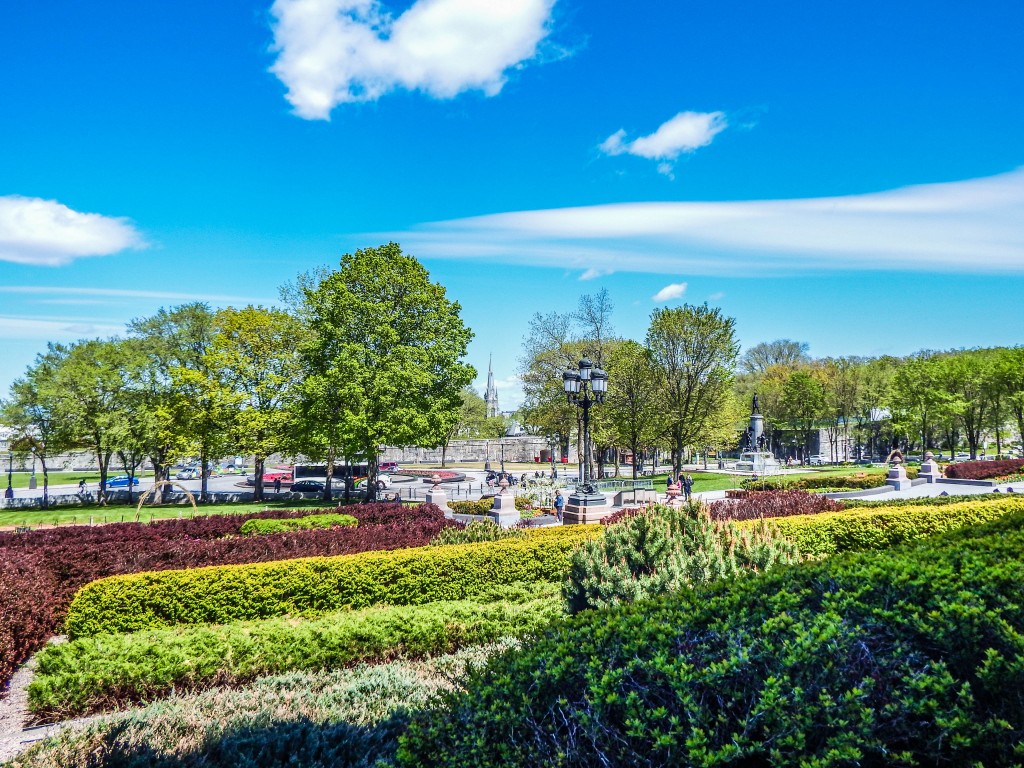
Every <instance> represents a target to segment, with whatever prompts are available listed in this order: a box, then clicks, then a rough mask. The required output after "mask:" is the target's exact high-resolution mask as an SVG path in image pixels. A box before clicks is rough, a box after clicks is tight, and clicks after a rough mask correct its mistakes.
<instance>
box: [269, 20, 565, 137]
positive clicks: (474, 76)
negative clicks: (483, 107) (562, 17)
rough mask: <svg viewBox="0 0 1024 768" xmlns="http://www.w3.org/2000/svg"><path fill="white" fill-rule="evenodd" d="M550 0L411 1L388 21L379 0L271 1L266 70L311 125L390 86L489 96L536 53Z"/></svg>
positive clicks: (434, 93) (439, 93) (440, 93)
mask: <svg viewBox="0 0 1024 768" xmlns="http://www.w3.org/2000/svg"><path fill="white" fill-rule="evenodd" d="M554 2H555V0H502V2H492V1H491V0H417V1H416V2H414V3H413V4H412V6H411V7H410V8H408V9H407V10H406V11H405V12H404V13H402V14H401V15H400V16H398V17H397V18H394V17H392V15H391V14H390V13H389V12H388V10H387V9H386V8H385V7H384V5H383V4H382V3H380V2H379V0H276V2H275V3H274V5H273V8H272V9H271V13H272V14H273V16H274V19H275V23H274V50H275V51H277V53H278V58H277V61H276V62H275V63H274V65H273V66H272V67H271V71H272V72H273V73H274V74H275V75H277V77H278V78H279V79H280V80H281V82H282V83H284V84H285V86H287V88H288V94H287V99H288V101H289V102H290V103H291V105H292V106H293V107H294V110H295V113H296V114H297V115H299V116H300V117H304V118H306V119H309V120H314V119H319V120H327V119H329V117H330V114H331V110H332V109H333V108H334V107H335V106H337V105H338V104H344V103H350V102H361V101H375V100H377V99H379V98H380V97H381V96H383V95H384V94H386V93H387V92H389V91H392V90H395V89H398V88H404V89H406V90H410V91H412V90H419V91H422V92H424V93H426V94H428V95H430V96H433V97H434V98H438V99H450V98H453V97H455V96H457V95H458V94H460V93H462V92H464V91H474V90H475V91H482V92H483V93H484V94H485V95H487V96H494V95H495V94H497V93H498V92H499V91H500V90H501V88H502V86H503V85H504V84H505V81H506V78H507V74H506V73H507V71H508V70H509V69H511V68H513V67H516V66H519V65H521V64H522V63H523V62H526V61H529V60H531V59H533V58H535V57H536V56H537V54H538V46H539V45H540V43H541V41H542V40H543V39H544V38H545V36H546V35H547V34H548V32H549V28H550V21H551V10H552V7H553V5H554Z"/></svg>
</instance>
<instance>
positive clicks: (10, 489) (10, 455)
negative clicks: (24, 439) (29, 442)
mask: <svg viewBox="0 0 1024 768" xmlns="http://www.w3.org/2000/svg"><path fill="white" fill-rule="evenodd" d="M13 475H14V451H8V452H7V490H6V491H5V492H4V497H5V498H8V499H13V498H14V486H13V485H12V484H11V478H12V476H13Z"/></svg>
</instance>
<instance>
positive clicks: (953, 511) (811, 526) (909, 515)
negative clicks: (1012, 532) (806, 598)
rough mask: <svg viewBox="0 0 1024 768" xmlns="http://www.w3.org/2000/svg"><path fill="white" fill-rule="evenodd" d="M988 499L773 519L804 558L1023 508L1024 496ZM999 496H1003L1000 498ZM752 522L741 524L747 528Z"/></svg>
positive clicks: (888, 542)
mask: <svg viewBox="0 0 1024 768" xmlns="http://www.w3.org/2000/svg"><path fill="white" fill-rule="evenodd" d="M1000 496H1001V501H998V502H996V503H992V502H991V501H990V499H988V498H984V499H982V500H971V501H960V502H959V503H954V504H948V505H946V506H933V507H931V508H929V506H928V505H898V506H893V507H883V508H881V509H870V508H864V509H850V510H844V511H842V512H820V513H818V514H816V515H801V516H796V517H781V518H777V519H776V520H774V522H775V524H776V526H777V527H778V529H779V531H780V532H781V533H782V535H784V536H785V537H786V538H788V539H790V540H791V541H793V542H795V543H796V545H797V546H798V547H799V548H800V551H801V552H802V553H803V554H805V555H814V556H819V557H820V556H824V555H834V554H839V553H843V552H864V551H867V550H882V549H889V548H890V547H894V546H896V545H898V544H903V543H906V542H908V541H913V540H915V539H923V538H926V537H928V536H933V535H935V534H937V533H943V532H945V531H952V530H956V529H957V528H963V527H965V526H969V525H975V524H977V523H984V522H987V521H989V520H995V519H996V518H999V517H1002V516H1003V515H1005V514H1006V513H1007V512H1011V511H1020V510H1024V498H1017V497H1015V496H1014V495H1003V494H1000ZM997 498H1000V497H997ZM747 524H748V523H745V522H743V523H737V525H739V526H741V527H742V526H745V525H747Z"/></svg>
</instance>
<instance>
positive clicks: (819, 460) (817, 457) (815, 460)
mask: <svg viewBox="0 0 1024 768" xmlns="http://www.w3.org/2000/svg"><path fill="white" fill-rule="evenodd" d="M807 461H808V463H809V464H810V465H811V466H812V467H820V466H822V465H823V464H828V456H826V455H825V454H824V453H816V454H814V455H813V456H811V457H810V458H809V459H808V460H807Z"/></svg>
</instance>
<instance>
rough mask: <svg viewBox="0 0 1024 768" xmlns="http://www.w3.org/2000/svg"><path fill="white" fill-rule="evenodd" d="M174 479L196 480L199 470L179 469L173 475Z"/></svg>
mask: <svg viewBox="0 0 1024 768" xmlns="http://www.w3.org/2000/svg"><path fill="white" fill-rule="evenodd" d="M174 479H175V480H198V479H199V472H198V471H197V470H195V469H179V470H178V474H176V475H175V476H174Z"/></svg>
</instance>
